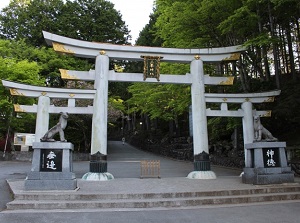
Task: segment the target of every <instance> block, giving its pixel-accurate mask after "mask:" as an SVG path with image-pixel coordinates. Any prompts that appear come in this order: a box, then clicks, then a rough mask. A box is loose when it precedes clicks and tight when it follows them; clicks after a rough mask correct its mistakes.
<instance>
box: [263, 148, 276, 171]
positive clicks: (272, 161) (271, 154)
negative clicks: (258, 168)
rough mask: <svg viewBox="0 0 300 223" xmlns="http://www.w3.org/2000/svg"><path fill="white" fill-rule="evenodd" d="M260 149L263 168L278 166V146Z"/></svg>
mask: <svg viewBox="0 0 300 223" xmlns="http://www.w3.org/2000/svg"><path fill="white" fill-rule="evenodd" d="M262 151H263V157H264V167H265V168H270V167H280V159H279V148H264V149H262Z"/></svg>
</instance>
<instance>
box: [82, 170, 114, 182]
mask: <svg viewBox="0 0 300 223" xmlns="http://www.w3.org/2000/svg"><path fill="white" fill-rule="evenodd" d="M82 179H83V180H90V181H108V180H113V179H115V178H114V176H113V175H112V174H110V173H107V172H106V173H92V172H88V173H86V174H84V175H83V176H82Z"/></svg>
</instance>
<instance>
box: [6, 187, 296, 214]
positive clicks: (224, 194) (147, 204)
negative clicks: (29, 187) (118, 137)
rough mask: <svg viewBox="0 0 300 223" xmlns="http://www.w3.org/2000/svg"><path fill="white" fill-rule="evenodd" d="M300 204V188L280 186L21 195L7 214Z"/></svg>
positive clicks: (15, 199) (8, 205) (26, 193)
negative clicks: (47, 211) (291, 202)
mask: <svg viewBox="0 0 300 223" xmlns="http://www.w3.org/2000/svg"><path fill="white" fill-rule="evenodd" d="M296 200H298V201H299V202H300V185H299V184H291V185H278V186H276V185H275V186H270V187H259V188H251V189H234V190H212V191H199V192H165V193H164V192H163V193H132V192H131V193H92V192H86V191H84V192H80V190H78V191H71V192H70V191H56V192H53V191H44V192H42V191H39V192H35V193H33V192H30V191H29V192H28V191H27V192H26V191H23V192H19V193H15V194H14V200H13V201H11V202H9V203H8V204H7V211H25V210H35V211H46V210H52V211H53V210H61V211H63V210H67V209H69V210H70V209H72V210H74V209H75V210H79V209H92V210H95V211H97V210H100V209H105V210H108V209H124V210H125V209H131V210H134V209H137V208H140V209H144V208H191V207H205V206H216V205H241V204H255V203H261V202H281V201H296Z"/></svg>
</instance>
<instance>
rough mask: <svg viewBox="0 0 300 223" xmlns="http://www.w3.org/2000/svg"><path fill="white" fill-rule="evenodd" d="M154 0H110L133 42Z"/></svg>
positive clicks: (0, 1)
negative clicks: (120, 15) (126, 26)
mask: <svg viewBox="0 0 300 223" xmlns="http://www.w3.org/2000/svg"><path fill="white" fill-rule="evenodd" d="M9 1H10V0H0V9H2V8H3V7H6V6H8V4H9ZM153 1H154V0H110V2H112V3H113V4H114V5H115V9H116V10H117V11H120V13H121V14H122V19H123V21H125V23H126V25H128V29H129V30H130V31H131V32H130V34H131V36H132V43H133V44H134V43H135V40H136V39H137V38H138V36H139V33H140V31H142V29H143V28H144V26H145V25H146V24H148V22H149V15H150V14H151V13H152V9H153Z"/></svg>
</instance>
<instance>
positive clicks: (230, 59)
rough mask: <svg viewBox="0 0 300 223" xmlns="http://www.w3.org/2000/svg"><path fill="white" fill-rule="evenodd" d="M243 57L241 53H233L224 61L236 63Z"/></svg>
mask: <svg viewBox="0 0 300 223" xmlns="http://www.w3.org/2000/svg"><path fill="white" fill-rule="evenodd" d="M240 57H241V53H233V54H231V55H230V57H226V58H224V59H223V60H222V61H236V60H239V59H240Z"/></svg>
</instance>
